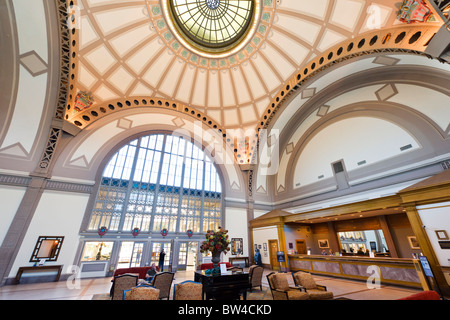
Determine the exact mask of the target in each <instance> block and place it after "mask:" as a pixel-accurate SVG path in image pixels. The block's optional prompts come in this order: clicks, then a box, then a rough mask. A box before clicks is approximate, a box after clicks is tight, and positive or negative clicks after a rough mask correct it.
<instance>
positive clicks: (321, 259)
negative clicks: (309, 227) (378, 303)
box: [288, 254, 422, 288]
mask: <svg viewBox="0 0 450 320" xmlns="http://www.w3.org/2000/svg"><path fill="white" fill-rule="evenodd" d="M288 259H289V268H290V270H291V271H293V272H295V271H306V272H310V273H315V274H324V275H330V276H336V277H343V278H351V279H358V280H367V279H369V278H373V277H375V275H376V272H377V271H376V270H377V268H373V267H372V268H369V267H371V266H376V267H378V268H379V269H378V270H379V272H380V281H381V283H390V284H396V285H404V286H409V287H418V288H421V287H422V286H421V280H420V278H419V275H418V273H417V271H416V268H415V265H414V261H413V259H401V258H384V257H375V258H370V257H366V256H343V257H338V256H322V255H298V254H297V255H288Z"/></svg>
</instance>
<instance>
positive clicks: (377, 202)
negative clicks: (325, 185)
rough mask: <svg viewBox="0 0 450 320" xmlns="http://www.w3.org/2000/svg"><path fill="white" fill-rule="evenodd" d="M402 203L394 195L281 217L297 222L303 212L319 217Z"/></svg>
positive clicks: (397, 205) (286, 220) (389, 206)
mask: <svg viewBox="0 0 450 320" xmlns="http://www.w3.org/2000/svg"><path fill="white" fill-rule="evenodd" d="M401 205H402V199H401V197H399V196H397V195H394V196H389V197H384V198H379V199H373V200H367V201H362V202H357V203H351V204H345V205H341V206H337V207H332V208H325V209H319V210H314V211H308V212H302V213H296V214H292V215H289V216H285V217H282V218H283V220H284V222H297V221H299V220H302V219H303V217H302V216H303V215H305V214H317V216H320V217H327V216H335V215H339V214H349V213H355V212H363V211H371V210H378V209H384V208H398V207H401Z"/></svg>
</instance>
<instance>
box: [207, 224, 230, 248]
mask: <svg viewBox="0 0 450 320" xmlns="http://www.w3.org/2000/svg"><path fill="white" fill-rule="evenodd" d="M205 238H206V240H205V241H203V243H202V245H201V246H200V252H201V253H208V252H211V253H218V252H224V253H225V254H226V253H227V252H228V251H229V250H230V240H228V230H224V229H222V227H219V230H218V231H214V230H208V231H207V232H206V235H205Z"/></svg>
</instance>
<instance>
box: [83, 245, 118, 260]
mask: <svg viewBox="0 0 450 320" xmlns="http://www.w3.org/2000/svg"><path fill="white" fill-rule="evenodd" d="M113 245H114V242H99V241H93V242H86V243H85V244H84V250H83V254H82V255H81V261H104V260H109V259H110V258H111V251H112V248H113Z"/></svg>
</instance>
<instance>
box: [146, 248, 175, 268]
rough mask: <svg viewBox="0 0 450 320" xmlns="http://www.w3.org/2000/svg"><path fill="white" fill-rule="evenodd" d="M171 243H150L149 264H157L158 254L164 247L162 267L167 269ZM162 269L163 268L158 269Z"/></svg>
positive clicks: (169, 262) (169, 263)
mask: <svg viewBox="0 0 450 320" xmlns="http://www.w3.org/2000/svg"><path fill="white" fill-rule="evenodd" d="M171 247H172V246H171V243H170V242H153V243H152V251H151V259H150V264H153V263H154V264H155V265H156V266H158V265H159V254H160V252H161V250H162V249H164V252H165V253H166V255H165V257H164V269H165V270H166V271H167V270H168V268H169V265H171V261H170V253H171V249H172V248H171ZM160 271H163V270H160Z"/></svg>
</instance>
